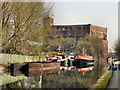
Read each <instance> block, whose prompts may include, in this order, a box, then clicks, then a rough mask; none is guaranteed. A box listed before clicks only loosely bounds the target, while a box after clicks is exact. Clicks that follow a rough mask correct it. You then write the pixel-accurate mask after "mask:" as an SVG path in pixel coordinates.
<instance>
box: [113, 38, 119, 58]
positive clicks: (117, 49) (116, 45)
mask: <svg viewBox="0 0 120 90" xmlns="http://www.w3.org/2000/svg"><path fill="white" fill-rule="evenodd" d="M114 50H115V54H116V55H117V56H118V57H120V38H119V39H118V41H117V42H116V44H115V48H114Z"/></svg>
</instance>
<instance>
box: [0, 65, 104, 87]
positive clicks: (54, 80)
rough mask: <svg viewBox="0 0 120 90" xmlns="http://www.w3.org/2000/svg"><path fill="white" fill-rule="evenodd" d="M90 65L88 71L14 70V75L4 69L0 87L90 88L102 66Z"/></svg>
mask: <svg viewBox="0 0 120 90" xmlns="http://www.w3.org/2000/svg"><path fill="white" fill-rule="evenodd" d="M91 67H92V69H89V70H88V71H79V70H78V69H72V70H66V71H58V72H56V73H53V74H47V75H36V76H34V75H33V76H32V75H31V76H25V75H24V74H22V73H20V71H16V72H15V73H16V74H15V76H14V75H11V72H10V71H5V72H4V73H0V78H1V81H0V88H3V89H4V88H5V89H9V88H90V87H91V86H92V85H93V84H95V83H96V81H97V80H98V78H99V77H100V76H101V75H102V74H103V67H101V66H98V65H95V66H91ZM86 68H90V67H86Z"/></svg>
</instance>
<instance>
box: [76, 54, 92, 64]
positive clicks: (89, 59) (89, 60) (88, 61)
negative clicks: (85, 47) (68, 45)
mask: <svg viewBox="0 0 120 90" xmlns="http://www.w3.org/2000/svg"><path fill="white" fill-rule="evenodd" d="M76 59H79V60H80V61H81V63H82V62H84V64H94V58H93V57H92V56H80V55H79V56H77V57H76Z"/></svg>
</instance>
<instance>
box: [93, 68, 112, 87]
mask: <svg viewBox="0 0 120 90" xmlns="http://www.w3.org/2000/svg"><path fill="white" fill-rule="evenodd" d="M113 73H114V71H112V70H110V71H108V72H106V73H105V74H103V75H102V76H101V77H100V78H99V79H98V80H97V83H96V84H95V85H94V87H93V88H107V86H108V84H109V82H110V80H111V78H112V76H113Z"/></svg>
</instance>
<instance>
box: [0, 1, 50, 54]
mask: <svg viewBox="0 0 120 90" xmlns="http://www.w3.org/2000/svg"><path fill="white" fill-rule="evenodd" d="M47 5H49V6H48V7H47V6H46V5H45V3H44V2H2V10H1V11H2V20H1V21H2V48H3V50H5V49H6V50H7V51H5V52H6V53H12V52H13V50H15V51H19V52H21V53H22V54H25V53H28V52H32V51H31V50H33V49H34V48H32V49H30V48H29V45H30V43H32V42H37V43H39V44H40V45H42V43H44V41H45V40H44V38H46V37H47V35H48V33H50V32H51V28H50V27H51V26H50V18H48V17H47V16H48V15H50V14H51V9H52V4H47ZM47 31H48V32H47ZM34 44H35V43H34ZM40 45H39V47H38V49H37V50H38V52H40V50H41V49H40V47H41V46H40ZM33 51H34V50H33Z"/></svg>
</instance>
